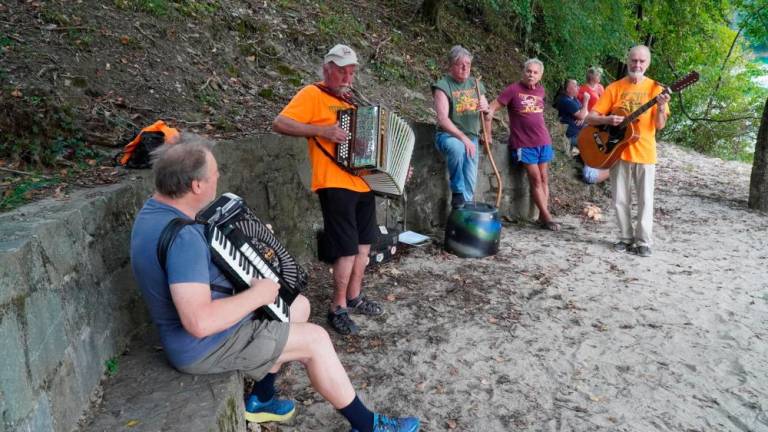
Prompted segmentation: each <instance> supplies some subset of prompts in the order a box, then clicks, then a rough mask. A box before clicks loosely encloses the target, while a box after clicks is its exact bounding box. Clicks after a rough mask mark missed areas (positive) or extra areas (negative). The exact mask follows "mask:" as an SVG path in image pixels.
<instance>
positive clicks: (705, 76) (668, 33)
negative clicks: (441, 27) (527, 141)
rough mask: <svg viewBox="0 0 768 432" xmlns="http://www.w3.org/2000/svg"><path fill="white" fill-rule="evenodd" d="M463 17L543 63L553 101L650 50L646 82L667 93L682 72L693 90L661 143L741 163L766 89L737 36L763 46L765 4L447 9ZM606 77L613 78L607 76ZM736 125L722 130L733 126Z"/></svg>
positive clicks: (528, 4) (595, 2)
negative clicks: (644, 46)
mask: <svg viewBox="0 0 768 432" xmlns="http://www.w3.org/2000/svg"><path fill="white" fill-rule="evenodd" d="M453 3H454V4H455V5H457V6H460V7H461V8H463V10H464V12H465V13H466V15H467V18H469V19H471V20H474V21H477V22H479V23H481V24H483V25H484V26H485V27H486V28H487V29H488V30H489V31H491V32H493V33H496V34H500V35H503V36H504V39H507V40H516V41H517V43H518V46H519V47H520V48H521V49H522V53H523V54H524V55H526V56H528V57H533V56H536V57H539V58H540V59H541V60H542V61H543V62H544V63H545V76H544V79H545V84H546V85H547V87H548V89H549V92H550V94H553V93H554V91H555V89H556V88H557V87H558V85H559V83H560V82H562V81H563V80H564V79H565V78H576V79H578V80H579V81H583V80H584V75H585V71H586V69H587V68H588V67H589V66H591V65H602V66H603V67H604V68H606V69H607V70H606V72H607V73H606V74H604V79H607V81H606V82H605V84H607V83H608V81H610V80H613V79H616V78H619V76H616V74H617V73H619V66H620V65H621V63H622V62H623V61H624V58H625V54H626V52H627V49H628V48H630V47H631V46H633V45H636V44H638V43H650V45H651V48H652V51H653V59H652V64H651V68H650V69H649V71H648V74H649V76H651V77H653V78H654V79H656V80H658V81H660V82H662V83H667V84H671V83H672V82H674V81H675V80H676V79H677V78H679V77H681V76H683V75H684V74H685V73H687V72H688V71H690V70H698V71H699V72H700V74H701V77H702V78H701V82H700V83H699V84H696V85H695V86H694V87H691V88H690V89H688V90H686V91H685V93H684V94H683V96H682V98H680V97H676V99H675V101H674V103H673V118H672V120H671V121H670V122H669V125H668V127H667V128H666V129H665V130H664V131H663V134H662V135H661V136H662V138H664V139H668V140H671V141H674V142H677V143H679V144H682V145H685V146H688V147H691V148H694V149H696V150H698V151H701V152H704V153H707V154H711V155H716V156H719V157H723V158H732V159H742V160H743V159H749V157H750V153H751V151H752V146H753V145H754V140H755V134H756V131H757V128H758V124H759V119H757V118H756V117H757V115H756V114H755V113H759V112H760V107H761V106H762V104H763V103H764V101H765V99H766V97H768V90H767V89H764V88H760V87H758V86H757V85H756V84H755V83H754V82H753V79H752V78H754V77H756V76H761V75H764V74H765V71H764V70H761V69H759V68H758V67H757V66H756V65H755V64H754V63H752V62H751V61H750V58H749V53H748V51H747V49H748V47H747V43H746V42H745V39H744V37H745V35H746V36H748V37H749V40H750V41H751V42H752V44H753V45H755V44H762V45H768V26H766V23H768V3H766V2H765V1H764V0H688V1H684V2H680V1H671V0H666V1H653V0H617V1H605V0H582V1H578V2H563V1H560V0H455V1H454V2H453ZM612 75H613V76H612ZM734 119H737V120H735V121H730V120H734Z"/></svg>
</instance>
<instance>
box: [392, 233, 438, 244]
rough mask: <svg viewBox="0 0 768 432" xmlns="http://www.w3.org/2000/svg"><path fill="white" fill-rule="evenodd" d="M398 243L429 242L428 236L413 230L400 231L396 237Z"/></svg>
mask: <svg viewBox="0 0 768 432" xmlns="http://www.w3.org/2000/svg"><path fill="white" fill-rule="evenodd" d="M397 239H398V241H400V243H405V244H409V245H413V246H421V245H425V244H427V243H429V242H430V240H431V239H430V238H429V237H427V236H425V235H423V234H419V233H417V232H413V231H405V232H401V233H400V235H399V236H398V237H397Z"/></svg>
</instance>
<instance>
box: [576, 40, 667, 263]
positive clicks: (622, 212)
mask: <svg viewBox="0 0 768 432" xmlns="http://www.w3.org/2000/svg"><path fill="white" fill-rule="evenodd" d="M650 64H651V51H650V49H648V47H647V46H645V45H636V46H634V47H632V48H631V49H630V50H629V53H628V55H627V76H626V77H624V78H622V79H620V80H618V81H615V82H613V83H611V84H610V85H609V86H608V88H606V89H605V93H604V94H603V96H602V97H601V98H600V100H599V101H597V104H595V106H594V107H593V109H592V111H590V113H589V114H588V115H587V118H586V119H585V121H586V123H588V124H590V125H612V126H618V125H619V124H620V123H621V122H622V121H624V116H621V115H613V114H611V112H613V111H614V110H615V109H616V108H620V107H621V108H624V109H625V110H626V112H633V111H634V110H635V109H636V108H638V107H640V106H642V105H643V104H645V103H646V102H648V101H649V100H651V99H653V98H656V102H657V103H656V105H655V106H654V107H653V108H651V109H649V110H648V111H646V112H645V113H643V114H642V115H641V116H640V117H639V118H638V119H637V121H636V124H635V127H636V129H637V131H638V132H639V135H640V139H639V140H638V141H637V142H634V143H632V144H630V145H629V146H627V148H626V149H624V151H623V152H622V153H621V157H620V160H619V161H617V162H616V164H615V165H613V167H612V168H611V194H612V196H613V205H614V208H615V209H616V220H617V222H618V225H619V231H620V232H619V241H618V242H616V243H615V244H614V250H616V251H618V252H634V253H636V254H637V255H639V256H642V257H648V256H650V255H651V244H652V230H653V188H654V179H655V175H656V165H655V164H656V131H657V130H661V129H663V128H664V126H665V125H666V123H667V118H668V117H669V107H668V105H667V103H668V102H669V99H670V95H669V93H667V92H664V88H663V87H662V86H661V85H659V84H658V83H657V82H656V81H654V80H652V79H650V78H649V77H646V76H645V71H646V70H647V69H648V66H650ZM632 183H634V185H635V190H636V191H637V205H638V214H637V223H636V224H635V226H634V227H633V226H632V214H631V204H632V196H631V185H632Z"/></svg>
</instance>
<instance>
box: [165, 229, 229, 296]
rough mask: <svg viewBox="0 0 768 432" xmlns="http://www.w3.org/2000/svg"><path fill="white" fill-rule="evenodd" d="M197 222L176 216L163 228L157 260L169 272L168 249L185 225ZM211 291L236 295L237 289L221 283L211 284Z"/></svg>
mask: <svg viewBox="0 0 768 432" xmlns="http://www.w3.org/2000/svg"><path fill="white" fill-rule="evenodd" d="M195 223H196V222H195V221H193V220H190V219H184V218H180V217H178V218H174V219H172V220H171V221H170V222H168V225H166V226H165V228H163V232H161V233H160V240H159V241H158V242H157V260H158V261H159V262H160V267H162V269H163V271H164V272H166V273H167V271H166V269H165V265H166V263H167V261H168V250H169V249H171V245H173V241H174V240H175V239H176V236H177V235H178V234H179V232H180V231H181V230H182V229H184V227H185V226H189V225H194V224H195ZM210 287H211V291H217V292H220V293H223V294H228V295H235V289H234V288H229V287H225V286H221V285H213V284H211V285H210Z"/></svg>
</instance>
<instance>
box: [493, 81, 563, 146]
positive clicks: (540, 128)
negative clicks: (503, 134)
mask: <svg viewBox="0 0 768 432" xmlns="http://www.w3.org/2000/svg"><path fill="white" fill-rule="evenodd" d="M497 100H498V101H499V103H501V104H502V105H504V106H506V107H507V112H508V113H509V146H510V147H512V148H514V149H518V148H521V147H539V146H543V145H547V144H552V138H550V136H549V131H548V130H547V126H546V125H545V124H544V86H542V85H541V84H537V85H536V88H533V89H531V88H528V87H527V86H525V85H523V84H521V83H519V82H516V83H514V84H510V85H509V86H508V87H507V88H505V89H504V91H503V92H501V94H500V95H499V97H498V98H497Z"/></svg>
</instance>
